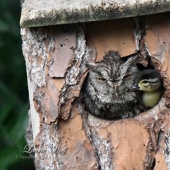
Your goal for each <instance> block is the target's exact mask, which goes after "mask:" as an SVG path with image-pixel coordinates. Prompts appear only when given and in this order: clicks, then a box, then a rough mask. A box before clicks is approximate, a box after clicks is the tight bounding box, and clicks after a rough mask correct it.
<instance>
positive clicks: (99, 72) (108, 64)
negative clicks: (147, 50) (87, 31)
mask: <svg viewBox="0 0 170 170" xmlns="http://www.w3.org/2000/svg"><path fill="white" fill-rule="evenodd" d="M136 60H137V56H134V57H129V58H128V59H122V58H121V57H120V56H119V54H118V53H117V52H115V51H109V52H108V53H106V55H105V56H104V59H103V60H102V61H101V62H98V63H90V62H89V63H86V66H87V68H88V69H89V73H88V75H87V77H86V80H85V83H84V86H83V104H84V106H85V110H86V111H87V112H88V113H90V114H92V115H94V116H97V117H99V118H103V119H109V120H113V119H123V118H131V117H134V116H135V115H137V114H139V113H140V112H142V111H143V107H142V106H141V104H140V102H139V101H138V97H137V94H136V92H135V91H130V90H129V89H130V88H131V87H132V85H133V84H134V82H135V77H136V74H137V72H138V69H137V66H136Z"/></svg>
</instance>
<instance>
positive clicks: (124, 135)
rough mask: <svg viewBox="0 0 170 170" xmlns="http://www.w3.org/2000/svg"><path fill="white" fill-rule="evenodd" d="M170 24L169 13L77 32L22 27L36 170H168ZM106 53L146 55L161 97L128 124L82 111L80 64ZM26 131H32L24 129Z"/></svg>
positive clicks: (69, 28) (83, 26)
mask: <svg viewBox="0 0 170 170" xmlns="http://www.w3.org/2000/svg"><path fill="white" fill-rule="evenodd" d="M169 24H170V20H169V16H168V14H166V13H164V14H157V15H153V16H147V17H142V18H129V19H121V20H111V21H100V22H92V23H86V24H79V25H63V26H50V27H41V28H22V29H21V34H22V40H23V54H24V57H25V61H26V69H27V76H28V88H29V100H30V126H29V127H30V128H28V130H27V134H28V133H29V134H30V133H33V139H32V142H31V141H30V140H31V139H30V137H28V136H29V135H27V136H26V138H27V140H28V141H29V147H30V148H31V147H32V145H33V147H34V153H35V158H34V160H35V166H36V169H41V170H42V169H45V170H48V169H49V170H53V169H59V170H65V169H77V170H80V169H82V170H87V169H88V170H90V169H92V170H93V169H101V170H112V169H115V170H125V169H127V170H132V169H136V170H143V169H145V170H152V169H154V170H160V169H161V170H167V169H170V154H169V149H170V132H169V127H170V121H169V114H168V113H169V111H170V110H169V107H170V102H169V98H170V92H169V89H170V67H169V64H168V63H170V58H169V46H170V39H169V37H170V28H169ZM108 51H118V53H119V54H120V56H121V57H123V58H124V57H125V58H126V57H127V56H128V57H129V56H130V57H131V56H135V55H140V56H142V59H141V61H140V62H141V63H142V64H144V65H145V64H147V63H145V62H146V57H148V56H149V58H151V60H152V62H153V63H154V66H155V68H156V69H158V70H159V71H160V73H161V76H162V78H163V80H164V88H165V92H164V94H163V97H162V99H161V100H160V102H159V103H158V104H157V105H156V106H155V107H153V108H152V109H150V110H148V111H146V112H143V113H140V114H139V115H137V116H136V117H134V118H127V119H119V120H104V119H100V118H97V117H95V116H93V115H91V114H89V113H87V111H86V110H85V109H84V105H83V104H82V86H83V83H84V81H85V78H86V76H87V73H88V69H87V68H86V66H85V65H86V63H87V62H94V61H95V62H99V61H102V60H103V56H104V55H105V53H106V52H108ZM31 127H32V130H31Z"/></svg>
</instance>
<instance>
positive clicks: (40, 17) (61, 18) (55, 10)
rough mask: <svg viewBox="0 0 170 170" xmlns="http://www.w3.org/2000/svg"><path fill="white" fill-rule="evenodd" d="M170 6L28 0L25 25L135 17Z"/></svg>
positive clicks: (152, 0)
mask: <svg viewBox="0 0 170 170" xmlns="http://www.w3.org/2000/svg"><path fill="white" fill-rule="evenodd" d="M169 10H170V2H169V1H168V0H145V1H139V0H93V1H87V0H81V1H77V0H65V1H61V0H48V1H46V0H38V1H37V0H26V1H25V2H24V4H23V7H22V15H21V21H20V24H21V27H38V26H47V25H59V24H69V23H79V22H89V21H101V20H108V19H115V18H126V17H135V16H140V15H148V14H155V13H160V12H166V11H169Z"/></svg>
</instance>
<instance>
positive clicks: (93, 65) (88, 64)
mask: <svg viewBox="0 0 170 170" xmlns="http://www.w3.org/2000/svg"><path fill="white" fill-rule="evenodd" d="M85 66H86V67H87V68H89V69H91V70H94V69H95V68H96V64H95V63H86V64H85Z"/></svg>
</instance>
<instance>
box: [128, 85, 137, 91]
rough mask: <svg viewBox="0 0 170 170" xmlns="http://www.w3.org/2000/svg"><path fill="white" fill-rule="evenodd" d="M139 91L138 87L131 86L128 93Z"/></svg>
mask: <svg viewBox="0 0 170 170" xmlns="http://www.w3.org/2000/svg"><path fill="white" fill-rule="evenodd" d="M136 90H139V87H138V85H137V84H133V85H132V87H131V88H130V89H129V91H136Z"/></svg>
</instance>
